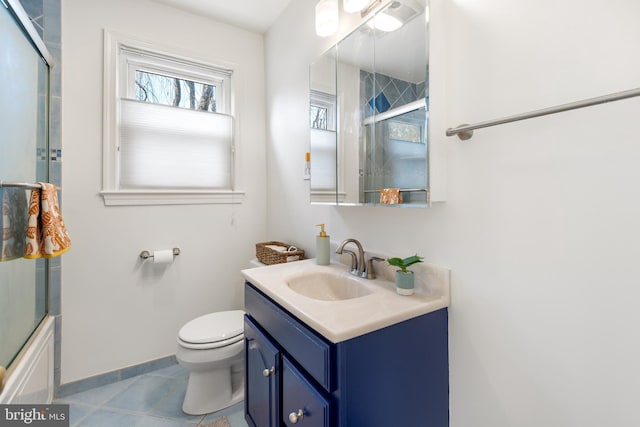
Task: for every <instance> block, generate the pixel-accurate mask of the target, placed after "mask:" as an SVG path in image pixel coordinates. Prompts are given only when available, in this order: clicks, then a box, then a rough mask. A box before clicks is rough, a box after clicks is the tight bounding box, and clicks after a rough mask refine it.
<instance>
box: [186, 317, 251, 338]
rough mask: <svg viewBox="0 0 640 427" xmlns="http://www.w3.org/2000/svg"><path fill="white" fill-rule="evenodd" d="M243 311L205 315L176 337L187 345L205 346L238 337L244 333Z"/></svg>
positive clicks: (191, 322) (193, 321) (192, 322)
mask: <svg viewBox="0 0 640 427" xmlns="http://www.w3.org/2000/svg"><path fill="white" fill-rule="evenodd" d="M243 317H244V311H242V310H232V311H221V312H218V313H210V314H205V315H204V316H200V317H198V318H196V319H193V320H192V321H190V322H188V323H187V324H186V325H184V326H183V327H182V329H180V332H178V337H179V338H180V339H181V340H182V341H184V342H187V343H192V344H206V343H214V342H218V341H224V340H229V339H231V338H233V337H240V336H241V335H242V334H243V332H244V321H243Z"/></svg>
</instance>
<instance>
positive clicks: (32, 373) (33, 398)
mask: <svg viewBox="0 0 640 427" xmlns="http://www.w3.org/2000/svg"><path fill="white" fill-rule="evenodd" d="M54 325H55V322H54V317H53V316H47V317H46V318H45V319H44V320H43V321H42V322H41V323H40V325H39V326H38V328H37V329H36V332H35V333H34V334H33V336H32V337H31V338H30V339H29V342H28V344H27V345H26V346H25V348H24V349H22V351H21V352H20V355H19V356H18V357H17V359H16V361H15V362H14V363H12V364H11V366H10V368H9V371H8V372H7V379H6V382H5V385H4V388H3V389H2V392H1V393H0V404H12V403H41V404H49V403H51V402H52V401H53V392H54V380H53V369H54V364H53V358H54V333H53V332H54Z"/></svg>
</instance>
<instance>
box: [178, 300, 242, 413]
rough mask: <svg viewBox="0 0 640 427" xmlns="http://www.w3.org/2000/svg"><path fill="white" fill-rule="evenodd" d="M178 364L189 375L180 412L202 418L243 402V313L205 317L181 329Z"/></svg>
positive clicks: (235, 312) (215, 314)
mask: <svg viewBox="0 0 640 427" xmlns="http://www.w3.org/2000/svg"><path fill="white" fill-rule="evenodd" d="M176 359H178V363H180V365H182V366H183V367H184V368H185V369H187V370H188V371H189V383H188V384H187V393H186V395H185V397H184V403H183V405H182V410H183V411H184V412H185V413H187V414H190V415H203V414H208V413H210V412H215V411H218V410H220V409H223V408H226V407H228V406H231V405H233V404H235V403H238V402H239V401H241V400H242V399H243V398H244V311H242V310H233V311H221V312H218V313H211V314H205V315H204V316H200V317H198V318H196V319H194V320H192V321H190V322H188V323H187V324H186V325H184V326H183V327H182V329H180V332H179V333H178V350H177V352H176Z"/></svg>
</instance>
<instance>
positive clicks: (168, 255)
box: [153, 249, 173, 264]
mask: <svg viewBox="0 0 640 427" xmlns="http://www.w3.org/2000/svg"><path fill="white" fill-rule="evenodd" d="M172 262H173V249H165V250H162V251H153V263H154V264H171V263H172Z"/></svg>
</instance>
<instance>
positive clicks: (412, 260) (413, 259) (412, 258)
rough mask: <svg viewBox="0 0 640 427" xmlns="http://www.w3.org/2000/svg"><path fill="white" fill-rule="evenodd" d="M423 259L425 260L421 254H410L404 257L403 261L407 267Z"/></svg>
mask: <svg viewBox="0 0 640 427" xmlns="http://www.w3.org/2000/svg"><path fill="white" fill-rule="evenodd" d="M422 260H423V258H422V257H421V256H418V255H413V256H410V257H408V258H405V259H403V260H402V262H403V264H404V265H405V267H409V266H410V265H413V264H416V263H418V262H422Z"/></svg>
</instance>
